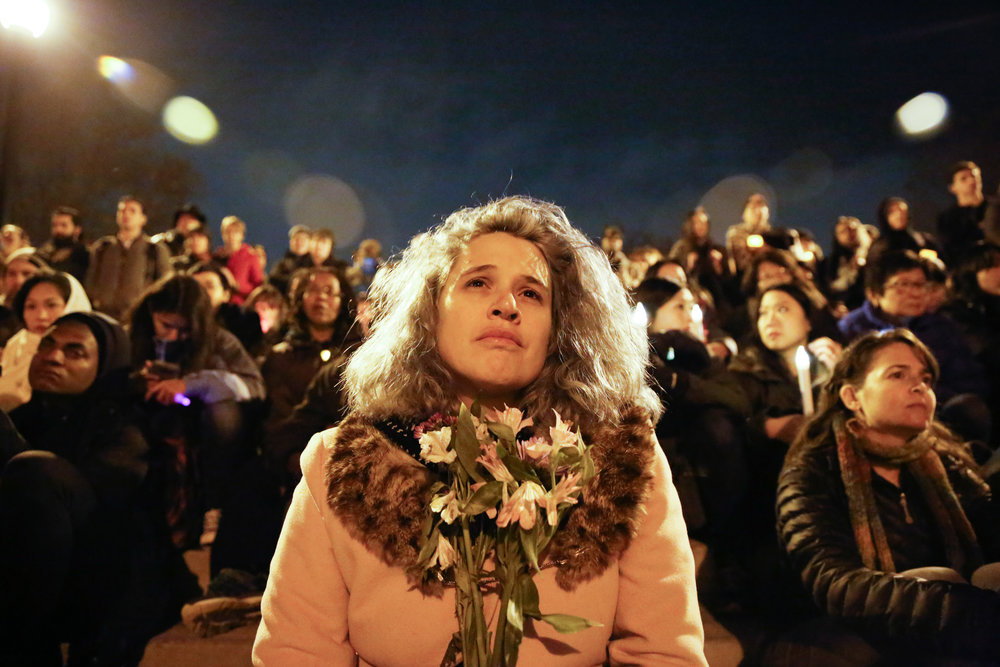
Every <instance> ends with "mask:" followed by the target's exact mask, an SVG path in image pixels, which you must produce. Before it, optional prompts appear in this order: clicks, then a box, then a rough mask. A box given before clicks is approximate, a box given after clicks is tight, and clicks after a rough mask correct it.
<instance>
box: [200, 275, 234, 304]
mask: <svg viewBox="0 0 1000 667" xmlns="http://www.w3.org/2000/svg"><path fill="white" fill-rule="evenodd" d="M192 278H194V279H195V280H197V281H198V284H199V285H201V286H202V288H203V289H204V290H205V293H206V294H208V300H209V301H210V302H211V303H212V310H218V309H219V306H221V305H222V304H224V303H226V302H227V301H229V298H230V296H231V295H230V294H229V290H228V289H226V286H225V285H223V284H222V279H221V278H219V274H217V273H216V272H215V271H201V272H199V273H196V274H194V275H193V276H192Z"/></svg>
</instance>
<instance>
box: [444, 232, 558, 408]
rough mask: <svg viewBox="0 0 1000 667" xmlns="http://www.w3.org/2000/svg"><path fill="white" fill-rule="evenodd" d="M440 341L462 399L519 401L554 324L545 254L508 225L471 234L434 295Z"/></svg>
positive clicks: (539, 366) (542, 357)
mask: <svg viewBox="0 0 1000 667" xmlns="http://www.w3.org/2000/svg"><path fill="white" fill-rule="evenodd" d="M437 309H438V324H437V330H436V332H435V333H436V337H437V349H438V352H439V353H440V355H441V359H442V360H443V361H444V363H445V365H446V366H447V367H448V369H449V370H450V371H451V374H452V377H453V378H454V382H455V393H456V394H457V395H458V397H459V398H460V399H463V400H471V399H474V398H476V397H479V398H480V400H482V401H483V402H484V403H486V404H493V405H499V404H500V403H501V402H506V403H507V404H508V405H514V404H515V403H516V401H517V395H518V393H519V392H520V391H521V390H522V389H524V387H526V386H527V385H529V384H530V383H531V382H532V381H533V380H534V379H535V378H537V377H538V374H539V373H540V372H541V370H542V366H543V365H544V364H545V359H546V356H547V355H548V346H549V339H550V335H551V332H552V282H551V276H550V271H549V265H548V262H546V260H545V257H544V256H543V255H542V252H541V250H539V249H538V247H537V246H535V244H534V243H531V242H530V241H526V240H524V239H522V238H518V237H516V236H513V235H511V234H507V233H504V232H496V233H492V234H483V235H482V236H477V237H476V238H474V239H473V240H472V241H471V242H470V243H469V245H467V246H466V247H465V249H464V250H463V251H462V252H461V253H460V254H459V255H458V257H457V258H456V259H455V263H454V264H453V265H452V267H451V272H450V273H449V275H448V279H447V280H446V281H445V283H444V286H443V287H442V289H441V293H440V295H439V296H438V300H437Z"/></svg>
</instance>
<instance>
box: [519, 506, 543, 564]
mask: <svg viewBox="0 0 1000 667" xmlns="http://www.w3.org/2000/svg"><path fill="white" fill-rule="evenodd" d="M538 519H539V521H541V519H542V517H541V516H540V515H539V517H538ZM537 529H538V523H535V527H534V528H533V529H532V530H519V531H517V532H518V537H520V538H521V546H522V547H523V548H524V555H525V556H527V557H528V562H530V563H531V566H532V567H533V568H535V572H538V570H539V569H540V568H539V567H538V531H537Z"/></svg>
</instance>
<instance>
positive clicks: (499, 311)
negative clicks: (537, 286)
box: [490, 292, 520, 322]
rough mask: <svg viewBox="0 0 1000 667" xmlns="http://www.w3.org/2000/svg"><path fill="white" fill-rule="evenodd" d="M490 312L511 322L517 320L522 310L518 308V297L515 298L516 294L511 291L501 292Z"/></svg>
mask: <svg viewBox="0 0 1000 667" xmlns="http://www.w3.org/2000/svg"><path fill="white" fill-rule="evenodd" d="M490 314H491V315H493V316H494V317H500V318H503V319H505V320H510V321H511V322H514V321H516V320H517V318H518V317H519V316H520V312H519V311H518V309H517V299H515V298H514V294H513V293H511V292H505V293H503V294H501V295H500V296H499V297H498V298H497V300H496V302H495V303H494V304H493V307H492V309H491V310H490Z"/></svg>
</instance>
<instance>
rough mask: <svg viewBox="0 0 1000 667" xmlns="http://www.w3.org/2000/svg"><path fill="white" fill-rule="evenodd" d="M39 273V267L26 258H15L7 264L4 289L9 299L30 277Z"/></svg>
mask: <svg viewBox="0 0 1000 667" xmlns="http://www.w3.org/2000/svg"><path fill="white" fill-rule="evenodd" d="M36 273H38V267H37V266H35V265H34V264H32V263H31V262H29V261H28V260H26V259H15V260H14V261H13V262H11V263H10V264H8V265H7V272H6V273H5V274H4V277H3V291H4V294H6V295H7V298H8V299H13V298H14V295H15V294H17V290H19V289H21V285H23V284H24V283H25V282H27V280H28V278H30V277H31V276H33V275H35V274H36Z"/></svg>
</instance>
